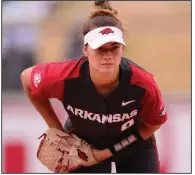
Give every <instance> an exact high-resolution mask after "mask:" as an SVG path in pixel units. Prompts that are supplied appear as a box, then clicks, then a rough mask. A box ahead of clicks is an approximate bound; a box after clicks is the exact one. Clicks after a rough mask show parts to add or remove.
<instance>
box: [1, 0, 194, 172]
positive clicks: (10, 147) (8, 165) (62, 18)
mask: <svg viewBox="0 0 195 175" xmlns="http://www.w3.org/2000/svg"><path fill="white" fill-rule="evenodd" d="M111 3H112V6H113V8H115V9H117V10H118V12H119V17H120V19H121V20H122V22H123V24H124V25H125V26H126V33H125V38H126V43H127V45H128V46H127V49H126V50H125V54H124V56H126V57H128V58H130V59H131V60H133V61H134V62H136V63H137V64H139V65H140V66H142V67H144V68H145V69H146V70H147V71H150V72H152V73H153V74H154V76H155V78H156V81H157V83H158V85H159V88H160V89H161V91H162V94H163V98H164V101H165V105H166V107H167V111H168V115H169V119H168V121H167V122H166V124H165V125H163V127H162V128H161V129H160V130H159V131H158V132H157V133H156V137H157V144H158V150H159V154H160V163H161V172H164V173H190V172H191V2H190V1H187V2H184V1H183V2H182V1H164V2H163V1H148V2H147V1H138V2H136V1H132V2H130V1H129V2H128V1H122V2H119V1H118V2H117V1H115V2H111ZM92 7H93V2H92V1H91V2H90V1H88V2H87V1H2V136H3V138H2V150H3V152H2V153H3V161H2V163H3V172H4V173H47V172H49V171H48V170H47V169H46V168H45V167H43V166H42V165H41V164H40V163H39V161H38V160H37V158H36V150H37V147H38V145H39V142H40V140H38V137H39V136H40V135H41V133H43V132H44V131H45V129H46V128H47V127H46V124H45V123H44V121H43V120H42V119H41V116H40V115H39V114H38V112H36V110H35V109H34V108H33V106H32V105H31V104H30V103H29V101H28V99H27V97H26V96H25V95H24V92H23V90H22V87H21V81H20V74H21V72H22V71H23V70H24V69H25V68H27V67H30V66H33V65H35V64H39V63H43V62H51V61H61V60H66V59H73V58H74V57H75V56H79V55H81V54H82V44H83V38H82V26H83V23H84V21H85V20H86V19H87V16H88V14H89V12H90V10H91V8H92ZM52 104H53V105H54V107H55V111H56V113H57V114H58V116H59V119H60V121H61V122H64V121H65V120H66V117H67V115H66V112H65V111H64V110H63V108H62V105H61V104H60V103H59V102H58V101H57V100H52Z"/></svg>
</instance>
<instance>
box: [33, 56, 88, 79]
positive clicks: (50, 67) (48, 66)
mask: <svg viewBox="0 0 195 175" xmlns="http://www.w3.org/2000/svg"><path fill="white" fill-rule="evenodd" d="M83 59H84V58H83V57H80V58H77V59H73V60H70V61H67V60H65V61H61V62H49V63H43V64H39V65H36V66H34V68H33V70H32V75H36V76H37V75H39V76H40V77H42V78H46V77H49V78H52V77H53V78H54V77H55V79H56V78H57V79H66V78H76V77H78V76H79V73H80V65H81V63H82V61H83Z"/></svg>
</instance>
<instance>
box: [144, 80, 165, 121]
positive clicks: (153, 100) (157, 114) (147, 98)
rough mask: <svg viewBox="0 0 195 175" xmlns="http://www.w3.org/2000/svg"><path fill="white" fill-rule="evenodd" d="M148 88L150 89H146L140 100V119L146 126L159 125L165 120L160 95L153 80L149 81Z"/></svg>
mask: <svg viewBox="0 0 195 175" xmlns="http://www.w3.org/2000/svg"><path fill="white" fill-rule="evenodd" d="M149 87H150V88H148V89H146V92H145V95H144V98H143V99H142V104H141V105H142V108H141V111H140V117H141V119H142V120H143V121H145V122H146V123H148V124H151V125H161V124H163V123H165V122H166V120H167V113H166V108H165V106H164V103H163V99H162V95H161V93H160V90H159V88H158V86H157V84H156V82H155V81H154V80H153V79H152V80H151V82H150V86H149Z"/></svg>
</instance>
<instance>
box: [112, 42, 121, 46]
mask: <svg viewBox="0 0 195 175" xmlns="http://www.w3.org/2000/svg"><path fill="white" fill-rule="evenodd" d="M116 44H119V43H117V42H115V43H112V44H111V45H112V46H113V45H116Z"/></svg>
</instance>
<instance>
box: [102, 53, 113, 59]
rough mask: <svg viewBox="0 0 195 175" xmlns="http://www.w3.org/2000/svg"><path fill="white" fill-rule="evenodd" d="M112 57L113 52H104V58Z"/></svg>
mask: <svg viewBox="0 0 195 175" xmlns="http://www.w3.org/2000/svg"><path fill="white" fill-rule="evenodd" d="M111 58H112V54H111V52H110V51H106V52H104V54H103V59H104V60H110V59H111Z"/></svg>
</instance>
